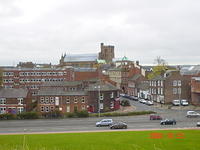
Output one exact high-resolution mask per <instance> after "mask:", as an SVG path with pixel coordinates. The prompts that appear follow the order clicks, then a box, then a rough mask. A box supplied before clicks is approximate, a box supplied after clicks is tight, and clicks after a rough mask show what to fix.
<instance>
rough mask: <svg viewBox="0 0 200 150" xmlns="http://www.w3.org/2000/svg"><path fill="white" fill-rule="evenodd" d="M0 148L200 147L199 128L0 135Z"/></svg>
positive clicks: (157, 149) (180, 149)
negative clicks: (155, 137) (171, 136)
mask: <svg viewBox="0 0 200 150" xmlns="http://www.w3.org/2000/svg"><path fill="white" fill-rule="evenodd" d="M155 133H159V134H160V133H161V134H162V135H163V137H162V138H159V139H153V138H151V136H152V134H155ZM171 133H172V134H174V136H175V137H174V138H169V137H168V134H171ZM177 134H183V138H181V139H177ZM153 136H154V135H153ZM0 150H200V130H165V131H126V132H98V133H97V132H96V133H63V134H31V135H0Z"/></svg>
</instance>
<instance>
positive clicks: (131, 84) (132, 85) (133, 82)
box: [127, 74, 146, 96]
mask: <svg viewBox="0 0 200 150" xmlns="http://www.w3.org/2000/svg"><path fill="white" fill-rule="evenodd" d="M145 80H146V79H145V77H144V76H142V75H141V74H135V75H133V76H132V77H131V78H129V80H128V89H127V90H128V95H132V96H138V93H139V92H140V84H142V81H145Z"/></svg>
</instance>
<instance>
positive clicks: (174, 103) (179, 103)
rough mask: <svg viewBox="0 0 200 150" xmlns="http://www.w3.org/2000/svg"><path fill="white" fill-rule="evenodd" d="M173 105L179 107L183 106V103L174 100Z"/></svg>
mask: <svg viewBox="0 0 200 150" xmlns="http://www.w3.org/2000/svg"><path fill="white" fill-rule="evenodd" d="M172 104H173V105H174V106H179V105H181V102H180V100H178V99H176V100H173V101H172Z"/></svg>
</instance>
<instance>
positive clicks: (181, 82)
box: [149, 70, 191, 104]
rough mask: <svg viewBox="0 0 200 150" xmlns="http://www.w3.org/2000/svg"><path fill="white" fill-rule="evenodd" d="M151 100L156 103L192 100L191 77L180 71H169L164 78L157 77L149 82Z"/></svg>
mask: <svg viewBox="0 0 200 150" xmlns="http://www.w3.org/2000/svg"><path fill="white" fill-rule="evenodd" d="M149 84H150V87H149V93H150V95H151V99H152V100H154V101H156V102H162V103H166V104H167V103H168V104H170V103H172V101H173V100H175V99H187V100H188V101H190V100H191V94H190V93H191V92H190V90H191V89H190V77H189V76H184V75H181V74H180V71H178V70H168V71H167V72H166V73H165V75H164V77H162V76H157V77H155V78H153V79H152V80H150V81H149Z"/></svg>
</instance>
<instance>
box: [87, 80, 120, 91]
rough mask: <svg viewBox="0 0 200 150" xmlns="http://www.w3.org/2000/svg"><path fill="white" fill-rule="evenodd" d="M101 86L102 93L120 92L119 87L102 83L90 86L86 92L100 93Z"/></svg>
mask: <svg viewBox="0 0 200 150" xmlns="http://www.w3.org/2000/svg"><path fill="white" fill-rule="evenodd" d="M99 86H100V91H112V90H119V89H118V88H117V87H115V86H113V85H112V84H110V83H102V82H100V84H99V82H97V83H95V84H90V85H89V87H88V88H86V91H98V90H99Z"/></svg>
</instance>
